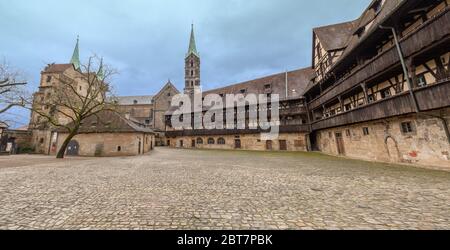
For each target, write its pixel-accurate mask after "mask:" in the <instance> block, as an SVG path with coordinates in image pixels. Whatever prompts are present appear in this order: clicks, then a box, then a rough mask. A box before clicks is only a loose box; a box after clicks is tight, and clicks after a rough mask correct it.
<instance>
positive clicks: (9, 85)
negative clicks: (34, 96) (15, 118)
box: [0, 62, 27, 114]
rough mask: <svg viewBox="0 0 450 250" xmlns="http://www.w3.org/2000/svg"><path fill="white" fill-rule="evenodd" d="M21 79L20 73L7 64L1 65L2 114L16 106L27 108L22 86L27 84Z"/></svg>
mask: <svg viewBox="0 0 450 250" xmlns="http://www.w3.org/2000/svg"><path fill="white" fill-rule="evenodd" d="M19 77H20V73H19V72H17V71H14V70H12V69H11V67H9V66H8V64H7V63H6V62H3V63H0V114H3V113H5V112H7V111H8V110H10V109H11V108H13V107H16V106H20V107H24V106H25V104H26V100H25V94H24V93H25V92H24V90H23V88H22V86H23V85H26V84H27V83H26V82H25V81H22V80H19V79H18V78H19Z"/></svg>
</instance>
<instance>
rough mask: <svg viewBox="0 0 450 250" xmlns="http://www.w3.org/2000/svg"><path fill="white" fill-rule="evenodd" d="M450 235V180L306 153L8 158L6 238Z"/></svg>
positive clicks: (1, 163)
mask: <svg viewBox="0 0 450 250" xmlns="http://www.w3.org/2000/svg"><path fill="white" fill-rule="evenodd" d="M88 228H90V229H450V173H448V172H439V171H432V170H423V169H416V168H412V167H404V166H389V165H385V164H378V163H367V162H362V161H354V160H346V159H339V158H334V157H329V156H323V155H320V154H314V153H313V154H307V153H259V152H231V151H230V152H227V151H191V150H174V149H167V148H158V149H156V150H155V151H154V152H152V153H151V154H150V155H145V156H140V157H134V158H101V159H95V158H73V159H68V160H62V161H61V160H56V159H52V158H50V157H46V156H9V157H0V229H88Z"/></svg>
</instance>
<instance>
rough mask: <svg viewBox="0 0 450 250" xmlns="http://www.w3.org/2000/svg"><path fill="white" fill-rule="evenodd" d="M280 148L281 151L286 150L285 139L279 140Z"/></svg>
mask: <svg viewBox="0 0 450 250" xmlns="http://www.w3.org/2000/svg"><path fill="white" fill-rule="evenodd" d="M280 150H282V151H286V150H287V141H286V140H280Z"/></svg>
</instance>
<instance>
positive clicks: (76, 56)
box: [70, 36, 81, 70]
mask: <svg viewBox="0 0 450 250" xmlns="http://www.w3.org/2000/svg"><path fill="white" fill-rule="evenodd" d="M79 42H80V37H79V36H78V37H77V45H76V46H75V49H74V50H73V55H72V59H71V60H70V63H71V64H73V67H74V68H75V69H76V70H80V66H81V63H80V50H79Z"/></svg>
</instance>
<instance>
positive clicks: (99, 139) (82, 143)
mask: <svg viewBox="0 0 450 250" xmlns="http://www.w3.org/2000/svg"><path fill="white" fill-rule="evenodd" d="M67 135H68V134H65V133H64V134H59V136H58V143H57V148H58V150H59V149H60V147H61V145H62V143H63V142H64V140H65V139H66V138H67ZM73 140H75V141H77V142H78V143H79V155H80V156H135V155H139V154H145V153H147V152H149V151H151V150H152V149H153V148H154V145H155V142H154V141H155V140H154V135H153V134H143V133H96V134H79V135H76V136H75V137H74V138H73ZM139 142H141V151H140V152H139Z"/></svg>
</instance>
